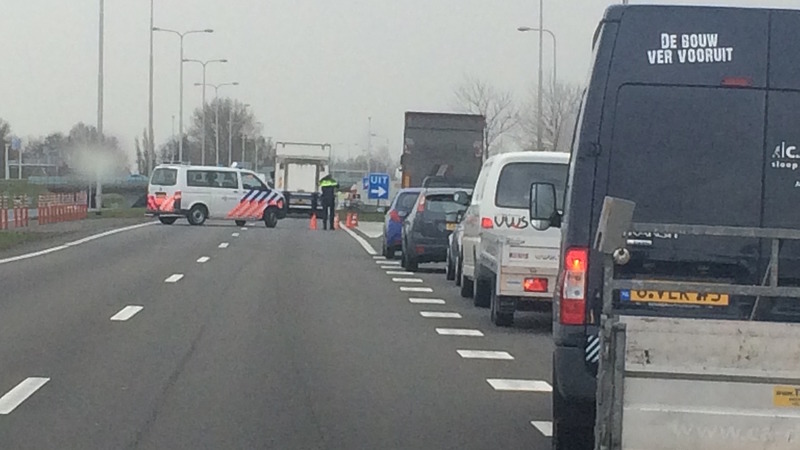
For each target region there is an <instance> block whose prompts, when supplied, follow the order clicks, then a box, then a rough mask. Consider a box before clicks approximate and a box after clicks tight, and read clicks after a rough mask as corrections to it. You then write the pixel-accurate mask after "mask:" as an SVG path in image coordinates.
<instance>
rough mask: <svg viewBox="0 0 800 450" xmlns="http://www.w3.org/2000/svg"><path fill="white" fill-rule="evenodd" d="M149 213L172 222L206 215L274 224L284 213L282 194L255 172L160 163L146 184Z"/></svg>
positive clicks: (196, 219)
mask: <svg viewBox="0 0 800 450" xmlns="http://www.w3.org/2000/svg"><path fill="white" fill-rule="evenodd" d="M146 214H147V215H148V216H153V217H158V220H159V221H161V223H163V224H166V225H172V224H173V223H175V221H176V220H178V219H179V218H184V217H185V218H186V219H187V220H188V221H189V224H191V225H202V224H203V223H205V221H206V219H223V220H225V219H228V220H233V221H235V222H236V224H237V225H238V226H244V224H245V223H246V222H247V221H248V220H249V221H255V220H258V221H261V220H263V221H264V223H265V224H266V226H267V227H268V228H274V227H275V226H276V225H277V224H278V219H282V218H284V217H286V209H285V201H284V197H283V195H282V194H281V193H280V192H278V191H277V190H274V189H271V188H270V187H269V186H267V184H266V183H265V182H264V181H263V180H262V179H261V178H260V177H259V176H258V175H257V174H256V173H255V172H252V171H249V170H245V169H240V168H236V167H214V166H190V165H180V164H161V165H159V166H157V167H156V168H155V170H154V171H153V175H152V176H151V177H150V183H149V185H148V187H147V213H146Z"/></svg>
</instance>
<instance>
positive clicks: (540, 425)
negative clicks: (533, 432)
mask: <svg viewBox="0 0 800 450" xmlns="http://www.w3.org/2000/svg"><path fill="white" fill-rule="evenodd" d="M531 425H533V426H534V427H536V429H537V430H539V432H540V433H542V434H543V435H544V436H545V437H553V422H544V421H536V420H534V421H532V422H531Z"/></svg>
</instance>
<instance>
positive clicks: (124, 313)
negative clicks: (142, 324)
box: [111, 306, 144, 322]
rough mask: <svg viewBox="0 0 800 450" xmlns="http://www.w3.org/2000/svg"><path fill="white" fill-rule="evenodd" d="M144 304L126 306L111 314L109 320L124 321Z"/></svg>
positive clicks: (142, 307) (141, 308)
mask: <svg viewBox="0 0 800 450" xmlns="http://www.w3.org/2000/svg"><path fill="white" fill-rule="evenodd" d="M143 309H144V306H126V307H124V308H122V309H121V310H120V311H119V312H118V313H116V314H114V315H113V316H111V320H113V321H115V322H125V321H126V320H128V319H130V318H131V317H133V316H135V315H136V313H138V312H139V311H141V310H143Z"/></svg>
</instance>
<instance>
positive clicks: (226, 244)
mask: <svg viewBox="0 0 800 450" xmlns="http://www.w3.org/2000/svg"><path fill="white" fill-rule="evenodd" d="M228 245H230V244H228V243H227V242H223V243H222V244H219V248H228Z"/></svg>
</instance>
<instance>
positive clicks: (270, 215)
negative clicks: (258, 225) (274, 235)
mask: <svg viewBox="0 0 800 450" xmlns="http://www.w3.org/2000/svg"><path fill="white" fill-rule="evenodd" d="M264 225H266V226H267V228H275V227H276V226H277V225H278V214H277V213H276V212H275V210H274V209H272V208H270V209H268V210H266V211H264Z"/></svg>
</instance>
